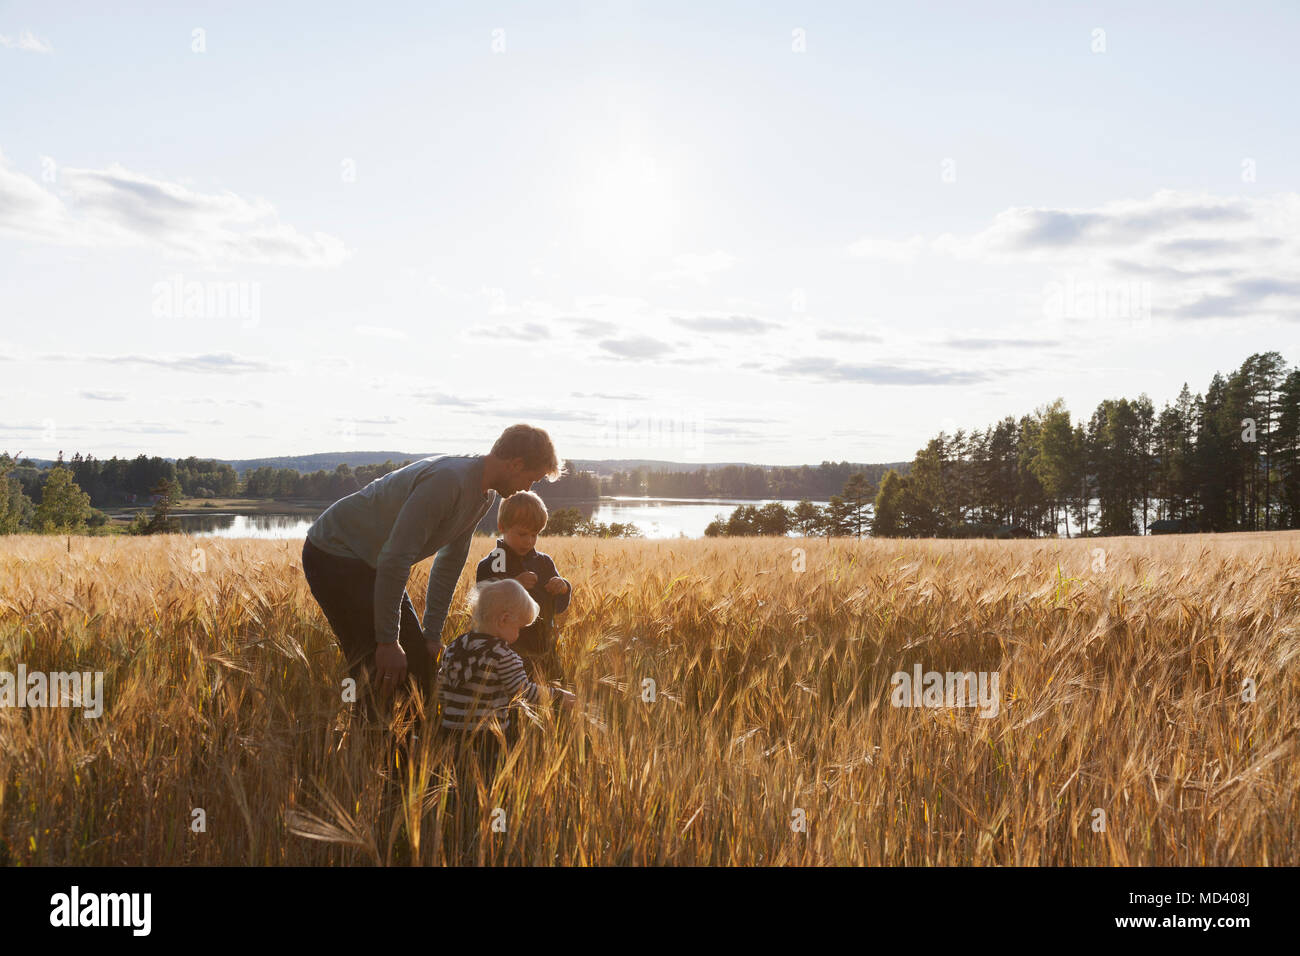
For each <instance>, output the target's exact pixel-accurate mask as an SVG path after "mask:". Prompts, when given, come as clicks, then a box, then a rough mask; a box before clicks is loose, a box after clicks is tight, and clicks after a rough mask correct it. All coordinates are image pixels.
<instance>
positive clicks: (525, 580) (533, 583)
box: [515, 571, 537, 591]
mask: <svg viewBox="0 0 1300 956" xmlns="http://www.w3.org/2000/svg"><path fill="white" fill-rule="evenodd" d="M515 580H516V581H518V582H519V583H520V584H522V585H523V586H524V590H525V591H531V590H532V589H533V588H535V587H537V575H536V574H534V573H533V572H532V571H525V572H524V573H523V574H521V575H519V577H517V578H515Z"/></svg>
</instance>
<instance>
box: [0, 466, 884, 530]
mask: <svg viewBox="0 0 1300 956" xmlns="http://www.w3.org/2000/svg"><path fill="white" fill-rule="evenodd" d="M408 463H409V461H406V460H404V461H391V460H389V461H385V462H382V463H379V464H367V465H360V466H358V467H356V468H353V467H351V466H350V465H347V464H339V465H337V466H336V467H335V468H334V469H333V470H325V469H320V470H317V471H313V472H308V473H303V472H300V471H298V470H297V469H294V468H277V467H272V466H270V465H263V466H260V467H257V468H253V469H251V470H248V471H246V472H245V473H244V474H243V475H242V476H241V475H240V474H239V472H238V471H237V470H236V469H235V468H234V466H233V465H232V464H230V463H229V462H223V461H218V460H216V459H210V458H182V459H179V460H177V461H169V460H167V459H165V458H160V457H157V456H154V457H149V456H146V455H139V456H137V457H136V458H116V457H114V458H109V459H97V458H94V457H93V456H82V455H80V454H76V455H74V456H73V457H72V458H71V459H70V460H68V461H63V460H62V458H60V460H59V461H58V462H56V463H50V464H46V465H44V467H42V466H41V465H38V464H37V463H35V462H33V461H31V460H30V459H21V460H18V461H15V460H13V459H12V458H11V457H10V456H8V455H7V454H0V533H14V532H16V531H35V530H46V531H60V532H62V531H76V530H82V529H83V528H85V527H87V526H89V527H91V528H96V527H103V526H104V524H105V516H104V514H103V512H102V509H107V508H121V507H131V506H136V507H142V506H145V505H151V504H155V503H156V502H157V501H158V500H159V499H160V498H166V499H167V501H168V507H169V508H174V507H175V506H176V504H177V503H178V502H179V500H180V499H181V498H248V499H267V498H270V499H277V500H282V501H295V500H296V501H311V502H318V503H321V504H329V503H330V502H333V501H337V500H338V499H339V498H343V497H345V496H347V495H349V494H351V493H352V492H354V491H357V490H359V489H361V488H363V487H365V486H366V485H367V484H369V483H370V482H371V481H374V480H375V479H376V478H379V477H381V476H383V475H386V474H388V473H389V472H390V471H393V470H395V469H397V468H400V467H402V466H403V465H405V464H408ZM890 467H891V466H889V465H855V464H851V463H849V462H823V463H822V464H820V465H816V466H810V465H804V466H799V467H772V468H767V467H760V466H757V465H721V466H714V467H707V466H706V467H700V468H698V469H696V470H695V471H658V470H655V469H654V468H653V467H649V466H647V467H641V468H637V469H634V470H631V471H624V472H615V473H613V474H611V475H603V476H600V477H598V476H597V475H596V474H595V473H594V472H590V471H576V472H566V473H565V474H563V475H562V476H561V477H560V479H559V480H558V481H555V482H541V483H539V484H538V485H537V489H536V490H537V492H538V493H539V494H540V495H541V496H542V497H543V499H545V500H546V501H547V503H548V504H552V505H561V506H562V505H563V504H564V503H565V502H572V501H590V500H594V499H596V498H598V497H600V496H601V495H649V496H652V497H682V498H686V497H690V498H708V497H732V498H808V497H811V498H827V497H829V496H830V495H831V494H833V493H834V492H835V491H836V490H838V489H839V488H840V487H842V486H843V485H844V482H845V481H846V480H847V479H848V477H849V476H851V475H853V474H858V473H866V474H869V475H871V476H872V480H873V481H875V480H878V479H879V477H880V476H882V475H883V474H884V473H885V472H886V471H887V470H889V469H890ZM892 467H894V468H896V469H902V470H903V471H904V472H905V471H906V470H907V465H906V464H900V465H895V466H892ZM56 471H57V472H59V473H60V480H59V481H58V482H56V484H55V487H56V489H57V491H58V498H57V501H55V500H51V501H49V502H47V501H46V497H47V495H46V489H47V487H49V485H48V483H49V479H50V477H51V475H52V474H53V473H54V472H56ZM873 489H874V485H873ZM83 498H84V504H83V502H82V499H83ZM43 504H44V505H45V507H44V508H43V509H42V505H43Z"/></svg>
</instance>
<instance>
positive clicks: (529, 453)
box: [492, 424, 560, 481]
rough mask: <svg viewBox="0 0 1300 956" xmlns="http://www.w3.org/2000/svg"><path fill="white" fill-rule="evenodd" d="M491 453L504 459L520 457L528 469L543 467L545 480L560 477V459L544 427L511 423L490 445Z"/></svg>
mask: <svg viewBox="0 0 1300 956" xmlns="http://www.w3.org/2000/svg"><path fill="white" fill-rule="evenodd" d="M492 454H493V455H494V456H496V457H497V458H502V459H505V460H506V461H510V460H512V459H514V458H522V459H523V460H524V467H525V468H527V469H528V470H529V471H533V470H534V469H537V468H544V469H546V470H545V473H544V477H545V478H546V480H547V481H555V479H557V478H559V477H560V460H559V458H558V457H557V456H556V454H555V445H554V444H552V443H551V436H550V435H548V434H547V433H546V431H545V429H542V428H537V427H535V426H533V425H523V424H520V425H511V426H510V427H509V428H507V429H506V430H505V431H503V432H502V433H501V437H500V438H498V439H497V440H496V444H494V445H493V446H492Z"/></svg>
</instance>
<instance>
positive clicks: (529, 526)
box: [475, 491, 573, 680]
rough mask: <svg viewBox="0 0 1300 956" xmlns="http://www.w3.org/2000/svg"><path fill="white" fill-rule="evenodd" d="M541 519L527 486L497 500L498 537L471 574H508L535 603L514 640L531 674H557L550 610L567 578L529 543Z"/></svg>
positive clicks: (558, 606)
mask: <svg viewBox="0 0 1300 956" xmlns="http://www.w3.org/2000/svg"><path fill="white" fill-rule="evenodd" d="M546 519H547V512H546V504H545V503H544V502H543V501H542V499H541V498H539V497H538V496H537V495H535V494H534V493H533V492H531V491H519V492H516V493H515V494H513V495H511V496H510V497H509V498H506V499H505V500H504V501H502V502H501V509H500V511H498V513H497V530H499V531H500V532H501V537H500V538H498V539H497V546H496V548H495V549H494V550H493V551H492V552H491V553H490V554H489V555H488V556H487V557H486V558H484V559H483V560H482V561H480V562H479V564H478V572H477V574H476V576H475V580H476V581H478V582H479V583H480V584H481V583H482V582H484V581H502V580H506V579H514V580H515V581H518V582H519V583H520V584H522V585H523V586H524V588H525V590H527V591H528V596H529V597H531V598H532V599H533V600H534V601H536V602H537V604H538V606H539V607H540V608H541V612H540V614H539V616H538V618H537V620H536V621H535V622H534V623H532V624H530V625H528V627H526V628H524V630H523V631H522V632H521V633H520V635H519V640H518V642H517V643H516V644H515V651H516V652H518V653H519V655H520V656H522V657H523V659H524V667H525V669H526V671H527V673H528V676H529V677H530V678H531V679H533V680H554V679H558V678H560V677H561V673H560V666H559V659H558V658H557V656H556V653H555V615H557V614H563V613H564V610H565V609H566V608H567V607H568V606H569V599H570V598H571V597H572V595H573V588H572V587H571V586H570V584H569V582H568V581H566V580H564V578H562V577H560V576H559V574H558V573H557V572H556V570H555V562H554V561H552V560H551V556H550V555H549V554H543V553H542V552H540V551H537V550H536V549H535V548H534V545H536V543H537V536H538V535H539V534H541V533H542V531H543V529H545V527H546Z"/></svg>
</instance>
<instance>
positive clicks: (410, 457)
mask: <svg viewBox="0 0 1300 956" xmlns="http://www.w3.org/2000/svg"><path fill="white" fill-rule="evenodd" d="M441 454H445V453H444V452H437V451H424V452H413V451H326V452H319V453H317V454H315V455H281V456H278V457H275V458H218V459H215V460H216V461H222V462H225V463H226V464H228V465H230V466H231V467H233V468H234V469H235V471H236V472H237V473H239V474H240V475H241V476H242V475H243V474H244V473H245V472H248V471H253V470H255V469H257V468H265V467H270V468H292V469H294V470H295V471H299V472H302V473H303V474H308V473H310V472H313V471H320V470H322V469H324V470H325V471H333V470H334V469H335V468H337V467H338V466H339V465H347V466H348V467H349V468H358V467H360V466H361V465H382V464H383V463H384V462H386V461H390V460H391V461H395V462H401V461H415V460H416V459H419V458H428V457H429V456H431V455H441ZM132 457H134V456H132ZM199 457H202V456H199ZM166 460H167V461H175V460H176V459H175V458H167V459H166ZM31 461H32V463H33V464H35V465H36V467H37V468H42V469H43V468H48V467H49V466H50V465H52V464H54V462H53V461H51V460H49V459H45V458H33V459H31ZM569 464H570V466H571V467H572V468H573V469H574V470H575V471H594V472H596V473H597V474H601V475H608V474H610V473H612V472H616V471H636V470H637V469H639V468H644V469H645V470H646V471H660V472H674V473H678V472H689V471H698V470H699V469H701V468H708V469H710V470H713V469H717V468H726V467H728V466H734V467H755V463H754V462H746V461H708V462H700V461H663V460H660V459H657V458H570V459H569ZM851 464H852V465H853V466H854V467H861V468H882V469H884V468H893V469H895V470H896V471H899V472H900V473H906V471H907V470H908V467H909V465H910V464H911V463H910V462H892V463H890V462H886V463H884V464H873V463H867V462H852V463H851ZM757 467H760V468H767V467H781V466H769V465H758V466H757ZM787 467H798V466H787ZM810 467H814V468H815V467H817V466H816V465H812V466H810Z"/></svg>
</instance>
